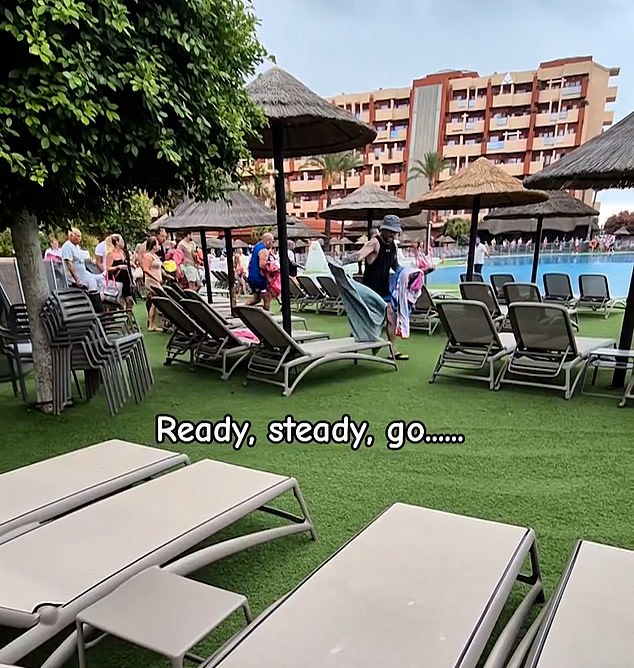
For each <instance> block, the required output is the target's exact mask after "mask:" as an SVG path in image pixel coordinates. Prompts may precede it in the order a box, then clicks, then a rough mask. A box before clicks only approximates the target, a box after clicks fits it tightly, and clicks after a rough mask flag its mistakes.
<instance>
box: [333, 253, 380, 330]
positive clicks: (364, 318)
mask: <svg viewBox="0 0 634 668" xmlns="http://www.w3.org/2000/svg"><path fill="white" fill-rule="evenodd" d="M328 267H329V268H330V271H331V272H332V276H333V278H334V279H335V282H336V283H337V287H338V288H339V294H340V295H341V300H342V301H343V305H344V307H345V309H346V316H347V318H348V322H349V323H350V329H351V330H352V336H353V337H354V340H355V341H359V342H367V341H378V340H379V339H380V338H382V336H381V335H382V334H383V330H384V329H385V319H386V310H387V304H386V302H385V300H384V299H383V298H382V297H380V296H379V295H377V293H376V292H374V290H371V289H370V288H368V287H367V286H365V285H362V284H361V283H358V282H357V281H355V280H353V279H351V278H349V277H348V276H347V274H346V272H345V271H344V269H343V267H342V266H341V265H338V264H335V263H334V262H331V261H329V262H328Z"/></svg>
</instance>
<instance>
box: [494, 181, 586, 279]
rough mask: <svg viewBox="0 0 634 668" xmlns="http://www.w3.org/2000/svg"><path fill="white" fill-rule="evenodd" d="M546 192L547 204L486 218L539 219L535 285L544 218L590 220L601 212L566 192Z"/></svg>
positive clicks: (533, 274)
mask: <svg viewBox="0 0 634 668" xmlns="http://www.w3.org/2000/svg"><path fill="white" fill-rule="evenodd" d="M546 192H547V195H548V199H547V200H546V201H545V202H538V203H537V204H527V205H526V206H515V207H513V206H510V207H505V208H502V209H494V210H493V211H491V212H489V214H488V215H486V216H485V217H484V220H527V219H528V220H530V219H533V218H536V219H537V230H536V231H535V250H534V251H533V268H532V270H531V283H535V281H536V280H537V265H538V263H539V251H540V248H541V245H542V229H543V225H544V218H561V217H566V218H588V217H589V216H598V215H599V212H598V211H597V210H596V209H593V208H592V207H591V206H588V205H587V204H585V203H584V202H582V201H581V200H578V199H576V198H575V197H572V196H571V195H569V194H568V193H567V192H566V191H565V190H550V191H546Z"/></svg>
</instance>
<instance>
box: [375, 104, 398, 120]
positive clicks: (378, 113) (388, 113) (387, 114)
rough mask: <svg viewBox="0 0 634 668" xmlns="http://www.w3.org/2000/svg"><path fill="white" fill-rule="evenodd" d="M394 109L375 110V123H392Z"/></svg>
mask: <svg viewBox="0 0 634 668" xmlns="http://www.w3.org/2000/svg"><path fill="white" fill-rule="evenodd" d="M394 111H395V109H392V108H391V107H390V108H389V109H375V111H374V120H375V122H376V121H393V120H394V119H395V116H394Z"/></svg>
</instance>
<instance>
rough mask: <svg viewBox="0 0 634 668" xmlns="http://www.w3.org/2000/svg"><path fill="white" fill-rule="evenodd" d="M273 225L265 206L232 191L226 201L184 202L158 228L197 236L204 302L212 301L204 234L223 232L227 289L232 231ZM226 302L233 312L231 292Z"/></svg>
mask: <svg viewBox="0 0 634 668" xmlns="http://www.w3.org/2000/svg"><path fill="white" fill-rule="evenodd" d="M275 221H276V216H275V211H273V210H272V209H269V208H268V207H266V206H264V204H262V203H261V202H260V201H259V200H257V199H256V198H255V197H254V196H253V195H251V193H248V192H246V191H244V190H231V191H229V192H226V193H225V198H224V199H220V200H216V201H214V202H209V201H208V202H196V201H194V200H193V199H186V200H184V201H183V202H182V203H181V204H179V205H178V206H176V207H175V208H174V211H173V213H172V215H169V216H165V217H164V219H163V220H161V227H164V228H165V229H166V230H171V231H173V232H176V231H181V232H185V231H187V232H200V243H201V246H202V249H203V264H204V270H205V281H206V283H207V298H208V299H209V301H210V302H211V301H213V299H212V295H211V275H210V273H209V261H208V255H207V242H206V239H205V233H206V232H209V231H214V230H215V231H218V230H223V231H224V236H225V248H226V251H227V274H228V275H229V285H233V282H234V275H233V262H231V258H232V257H233V244H232V239H231V230H233V229H238V228H244V227H253V226H254V225H257V226H261V225H262V226H266V225H274V224H275ZM229 299H230V303H231V308H232V309H233V305H234V304H233V291H232V290H229Z"/></svg>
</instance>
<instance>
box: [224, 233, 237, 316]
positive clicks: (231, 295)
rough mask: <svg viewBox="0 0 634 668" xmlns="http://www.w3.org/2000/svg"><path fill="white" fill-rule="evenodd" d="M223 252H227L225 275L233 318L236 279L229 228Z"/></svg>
mask: <svg viewBox="0 0 634 668" xmlns="http://www.w3.org/2000/svg"><path fill="white" fill-rule="evenodd" d="M225 250H226V252H227V275H228V276H229V305H230V307H231V315H232V316H234V315H235V314H234V308H235V305H236V304H235V297H234V289H235V284H236V277H235V273H234V269H233V240H232V239H231V230H230V229H229V228H225Z"/></svg>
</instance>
